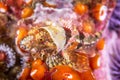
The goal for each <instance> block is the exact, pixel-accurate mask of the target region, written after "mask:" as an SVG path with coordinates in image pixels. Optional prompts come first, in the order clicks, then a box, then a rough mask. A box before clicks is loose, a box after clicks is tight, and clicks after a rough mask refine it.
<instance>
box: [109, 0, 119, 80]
mask: <svg viewBox="0 0 120 80" xmlns="http://www.w3.org/2000/svg"><path fill="white" fill-rule="evenodd" d="M108 28H109V31H108V32H109V33H110V36H109V39H108V41H107V43H108V44H107V45H108V46H109V47H108V46H107V47H108V48H109V49H108V50H110V51H107V52H108V54H109V67H110V75H111V80H120V47H119V46H120V37H119V35H120V34H119V33H120V0H117V4H116V7H115V9H114V11H113V14H112V16H111V18H110V22H109V25H108ZM110 37H111V39H110Z"/></svg>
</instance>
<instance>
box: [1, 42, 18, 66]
mask: <svg viewBox="0 0 120 80" xmlns="http://www.w3.org/2000/svg"><path fill="white" fill-rule="evenodd" d="M0 54H3V55H4V58H3V59H2V60H1V61H0V62H4V63H5V65H6V67H7V68H10V67H13V66H14V64H15V61H16V56H15V52H14V51H13V49H12V48H11V47H9V46H8V45H6V44H4V43H3V44H0Z"/></svg>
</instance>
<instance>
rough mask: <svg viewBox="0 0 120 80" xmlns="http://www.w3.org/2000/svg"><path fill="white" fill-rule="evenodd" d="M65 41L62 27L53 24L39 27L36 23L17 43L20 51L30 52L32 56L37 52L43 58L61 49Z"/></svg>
mask: <svg viewBox="0 0 120 80" xmlns="http://www.w3.org/2000/svg"><path fill="white" fill-rule="evenodd" d="M65 42H66V37H65V31H64V29H62V27H59V26H53V25H48V26H46V27H41V26H39V25H37V26H35V27H32V28H31V29H30V30H29V31H28V33H27V35H26V36H25V37H24V38H23V39H22V40H21V41H20V42H19V43H18V44H19V48H20V49H21V50H22V51H25V52H30V53H31V55H32V57H33V58H34V57H36V56H35V55H36V54H39V56H40V58H41V59H42V60H43V59H46V57H47V56H48V55H52V54H56V53H57V52H59V51H61V50H62V49H63V47H64V44H65Z"/></svg>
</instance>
